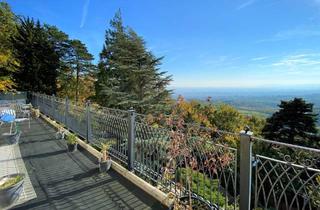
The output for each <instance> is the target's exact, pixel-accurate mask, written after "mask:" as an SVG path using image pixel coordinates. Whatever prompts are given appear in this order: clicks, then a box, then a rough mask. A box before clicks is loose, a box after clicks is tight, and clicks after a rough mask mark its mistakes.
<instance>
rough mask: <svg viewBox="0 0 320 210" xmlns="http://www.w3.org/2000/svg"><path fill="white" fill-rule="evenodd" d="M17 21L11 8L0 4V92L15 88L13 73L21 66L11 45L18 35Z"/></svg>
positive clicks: (2, 3) (3, 3) (5, 4)
mask: <svg viewBox="0 0 320 210" xmlns="http://www.w3.org/2000/svg"><path fill="white" fill-rule="evenodd" d="M16 25H17V21H16V18H15V15H14V14H13V12H12V11H11V9H10V6H9V5H8V4H7V3H5V2H0V92H1V91H9V90H12V89H13V88H14V87H15V83H14V80H13V78H12V73H13V72H15V71H16V70H17V67H18V66H19V63H18V60H17V59H16V57H15V55H14V48H13V46H12V43H11V39H12V37H13V36H14V35H15V34H16V33H17V29H16Z"/></svg>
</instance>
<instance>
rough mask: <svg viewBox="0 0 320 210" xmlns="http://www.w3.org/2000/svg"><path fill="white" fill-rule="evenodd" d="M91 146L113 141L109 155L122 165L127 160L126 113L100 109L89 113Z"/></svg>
mask: <svg viewBox="0 0 320 210" xmlns="http://www.w3.org/2000/svg"><path fill="white" fill-rule="evenodd" d="M90 117H91V127H92V136H93V144H95V145H99V143H100V142H103V141H108V140H112V139H114V140H115V144H114V145H112V146H111V149H110V154H111V156H113V157H114V158H116V159H117V160H119V161H121V162H122V163H126V162H127V159H128V112H126V111H121V110H116V109H107V108H100V109H98V110H97V109H94V110H92V111H90Z"/></svg>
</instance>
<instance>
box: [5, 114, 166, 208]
mask: <svg viewBox="0 0 320 210" xmlns="http://www.w3.org/2000/svg"><path fill="white" fill-rule="evenodd" d="M19 125H20V129H21V130H22V135H21V139H20V152H21V156H22V158H23V160H24V163H25V166H26V169H27V171H28V173H29V176H30V179H31V182H32V185H33V187H34V189H35V192H36V194H37V198H35V199H33V200H30V201H28V202H26V203H23V204H21V205H18V206H16V207H14V209H86V210H88V209H112V210H113V209H115V210H116V209H165V208H164V207H163V206H161V205H160V203H159V202H157V201H156V200H154V199H153V198H152V197H150V196H149V195H147V194H146V193H145V192H143V191H142V190H141V189H140V188H138V187H136V186H135V185H133V184H132V183H131V182H129V181H128V180H126V179H125V178H123V177H122V176H121V175H119V174H117V173H116V172H115V171H112V170H111V171H110V172H109V173H107V174H104V175H103V174H100V173H98V165H97V160H96V159H94V158H92V157H91V156H90V155H88V154H86V152H85V151H77V152H75V153H68V152H67V149H66V143H65V142H64V141H63V140H57V139H55V132H56V131H55V130H54V129H53V128H52V127H50V126H49V125H48V124H46V123H45V122H44V121H43V120H41V119H33V120H32V121H31V129H29V128H28V124H27V122H21V123H19ZM3 129H4V128H2V129H1V131H2V132H3Z"/></svg>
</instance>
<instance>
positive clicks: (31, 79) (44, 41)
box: [12, 18, 59, 95]
mask: <svg viewBox="0 0 320 210" xmlns="http://www.w3.org/2000/svg"><path fill="white" fill-rule="evenodd" d="M12 43H13V46H14V48H15V55H16V57H17V59H19V62H20V66H19V68H18V71H17V72H16V73H15V79H16V81H17V85H18V89H20V90H30V91H37V92H42V93H46V94H49V95H51V94H54V93H56V78H57V76H58V71H57V69H58V67H59V55H58V54H57V52H56V51H55V48H54V42H53V41H51V40H50V37H49V34H48V33H47V32H46V30H45V28H44V27H43V26H42V25H41V24H40V22H39V21H37V22H34V20H33V19H29V18H23V19H20V23H19V26H18V31H17V35H16V36H15V37H14V39H12Z"/></svg>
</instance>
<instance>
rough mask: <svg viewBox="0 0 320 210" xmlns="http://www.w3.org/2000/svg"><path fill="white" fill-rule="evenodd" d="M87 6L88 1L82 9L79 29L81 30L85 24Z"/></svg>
mask: <svg viewBox="0 0 320 210" xmlns="http://www.w3.org/2000/svg"><path fill="white" fill-rule="evenodd" d="M89 4H90V0H85V3H84V5H83V8H82V18H81V23H80V28H82V27H83V26H84V24H85V22H86V19H87V14H88V8H89Z"/></svg>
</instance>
